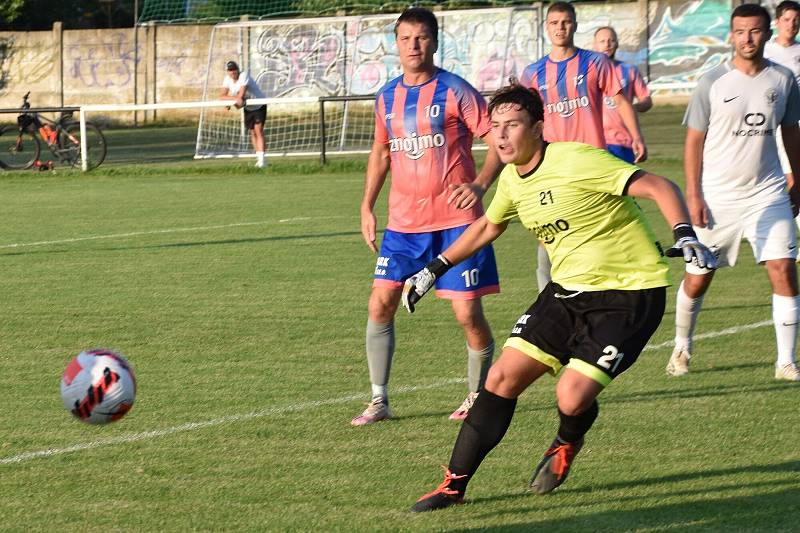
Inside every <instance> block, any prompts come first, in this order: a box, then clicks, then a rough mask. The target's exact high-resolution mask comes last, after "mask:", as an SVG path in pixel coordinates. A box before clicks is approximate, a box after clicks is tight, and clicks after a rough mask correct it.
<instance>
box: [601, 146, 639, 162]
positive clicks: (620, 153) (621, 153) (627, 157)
mask: <svg viewBox="0 0 800 533" xmlns="http://www.w3.org/2000/svg"><path fill="white" fill-rule="evenodd" d="M607 149H608V151H609V152H611V154H612V155H615V156H617V157H619V158H620V159H622V160H623V161H625V162H626V163H633V161H634V160H635V159H636V154H634V153H633V148H628V147H627V146H622V145H619V144H609V145H608V146H607Z"/></svg>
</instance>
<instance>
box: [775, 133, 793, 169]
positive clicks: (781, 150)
mask: <svg viewBox="0 0 800 533" xmlns="http://www.w3.org/2000/svg"><path fill="white" fill-rule="evenodd" d="M782 130H783V128H778V130H777V134H776V135H775V142H776V143H778V159H780V160H781V170H783V173H784V174H791V173H792V167H791V166H790V165H789V158H788V157H787V155H786V148H785V147H784V146H783V135H782V134H781V132H782Z"/></svg>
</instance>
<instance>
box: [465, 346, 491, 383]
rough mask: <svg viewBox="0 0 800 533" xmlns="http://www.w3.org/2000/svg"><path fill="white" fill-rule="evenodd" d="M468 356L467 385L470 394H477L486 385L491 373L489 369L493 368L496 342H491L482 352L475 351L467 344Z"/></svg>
mask: <svg viewBox="0 0 800 533" xmlns="http://www.w3.org/2000/svg"><path fill="white" fill-rule="evenodd" d="M467 356H468V362H467V384H468V385H469V390H470V392H477V391H478V390H480V389H482V388H483V384H484V383H486V375H487V374H488V373H489V367H490V366H492V357H493V356H494V341H491V342H490V343H489V344H488V346H486V347H485V348H483V349H482V350H473V349H472V348H470V346H469V344H467Z"/></svg>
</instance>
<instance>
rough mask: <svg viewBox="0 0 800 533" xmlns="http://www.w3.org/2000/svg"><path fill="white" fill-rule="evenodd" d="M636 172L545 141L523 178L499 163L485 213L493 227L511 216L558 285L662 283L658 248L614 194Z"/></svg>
mask: <svg viewBox="0 0 800 533" xmlns="http://www.w3.org/2000/svg"><path fill="white" fill-rule="evenodd" d="M638 170H639V168H638V167H636V166H634V165H630V164H628V163H626V162H624V161H622V160H621V159H618V158H616V157H614V156H613V155H611V154H609V153H608V152H606V151H605V150H601V149H599V148H595V147H594V146H590V145H588V144H582V143H576V142H556V143H551V144H549V145H546V148H545V153H544V157H543V158H542V161H541V162H540V163H539V165H538V167H537V168H535V169H534V170H533V172H531V173H529V174H528V175H526V176H520V175H519V173H518V172H517V169H516V166H515V165H506V167H505V168H504V169H503V171H502V173H501V174H500V178H499V180H498V185H497V192H496V193H495V196H494V198H493V199H492V202H491V204H490V205H489V208H488V210H487V211H486V218H487V219H489V221H491V222H493V223H495V224H500V223H501V222H504V221H507V220H510V219H512V218H514V217H519V219H520V221H521V222H522V225H523V226H525V228H527V229H528V230H529V231H531V232H532V233H533V234H534V235H535V236H536V238H537V239H539V241H540V242H541V243H542V244H543V245H544V247H545V249H546V250H547V253H548V255H549V256H550V261H551V263H552V265H553V266H552V270H551V276H552V279H553V281H554V282H555V283H558V284H559V285H561V286H562V287H564V288H565V289H568V290H576V291H600V290H639V289H650V288H653V287H664V286H667V285H669V284H670V280H669V268H668V266H667V262H666V259H665V258H664V254H663V252H662V248H661V245H660V244H659V243H658V241H657V240H656V237H655V234H654V233H653V230H652V229H651V228H650V225H649V224H648V223H647V220H646V219H645V217H644V213H642V210H641V209H640V208H639V206H638V205H637V204H636V202H634V200H633V198H630V197H628V196H622V193H623V191H624V189H625V186H626V184H627V183H628V180H629V179H630V177H631V176H632V175H633V174H634V173H635V172H636V171H638Z"/></svg>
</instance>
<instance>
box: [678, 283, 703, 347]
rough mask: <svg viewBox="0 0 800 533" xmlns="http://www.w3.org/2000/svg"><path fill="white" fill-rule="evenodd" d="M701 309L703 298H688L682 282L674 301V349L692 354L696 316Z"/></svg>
mask: <svg viewBox="0 0 800 533" xmlns="http://www.w3.org/2000/svg"><path fill="white" fill-rule="evenodd" d="M702 307H703V296H698V297H697V298H689V296H688V295H687V294H686V292H685V291H684V290H683V282H681V284H680V286H679V287H678V296H677V298H676V300H675V347H676V348H686V351H688V352H689V353H692V337H693V336H694V327H695V325H696V324H697V315H699V314H700V309H701V308H702Z"/></svg>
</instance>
